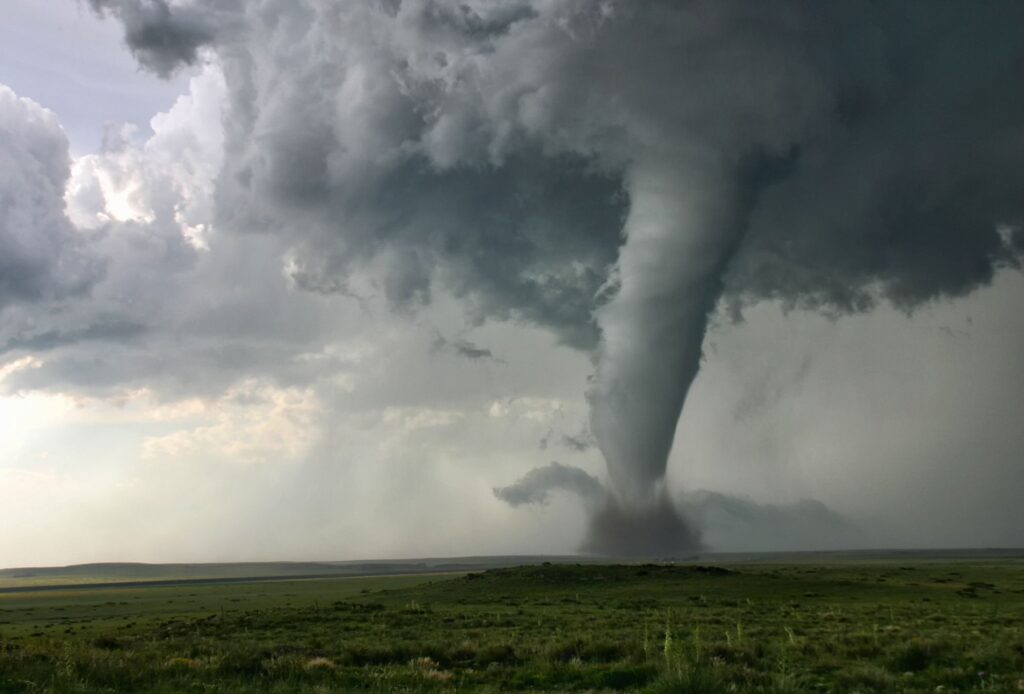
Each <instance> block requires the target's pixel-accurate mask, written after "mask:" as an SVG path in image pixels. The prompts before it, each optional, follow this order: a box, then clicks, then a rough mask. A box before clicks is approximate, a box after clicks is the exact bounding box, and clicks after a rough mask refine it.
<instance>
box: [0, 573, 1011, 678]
mask: <svg viewBox="0 0 1024 694" xmlns="http://www.w3.org/2000/svg"><path fill="white" fill-rule="evenodd" d="M879 579H884V580H879ZM367 580H369V579H367ZM0 610H2V611H0V622H3V623H2V624H0V692H4V693H6V692H55V693H56V692H111V691H113V692H121V691H139V692H149V691H153V692H184V691H196V692H199V691H217V692H242V691H263V692H300V691H323V692H333V691H338V692H349V691H408V692H419V691H424V692H434V691H436V692H451V691H483V692H498V691H516V690H518V691H531V692H540V691H589V692H606V691H608V692H611V691H647V692H708V693H714V692H742V691H752V692H776V693H784V692H815V691H820V692H854V691H857V692H903V691H907V692H953V691H960V692H963V691H1006V692H1010V691H1014V692H1016V691H1024V563H1021V562H1020V561H1018V560H1011V559H1007V560H1001V561H992V562H977V561H975V562H955V563H952V562H946V563H939V562H917V563H909V562H907V563H904V564H894V563H879V564H856V563H846V564H833V565H810V564H793V565H778V566H772V565H761V564H743V565H737V566H733V567H729V568H722V567H695V566H686V565H644V566H637V565H620V566H600V565H585V566H580V565H546V566H534V567H520V568H515V569H495V570H491V571H487V572H483V573H479V574H469V575H466V576H457V577H452V578H447V579H440V578H438V577H429V579H428V578H420V579H418V580H413V579H412V578H411V577H402V580H395V581H389V580H388V579H375V582H373V583H366V584H351V583H347V582H345V581H338V580H318V581H301V582H298V581H282V582H280V583H270V584H261V585H259V586H258V587H254V586H246V585H236V586H232V587H231V588H230V589H229V588H225V587H223V586H208V587H201V586H199V587H197V586H183V587H163V588H131V589H123V590H114V591H106V592H104V591H79V592H74V591H69V592H67V593H58V594H54V593H46V594H43V593H39V594H33V593H28V594H19V595H18V596H17V598H16V599H15V598H11V597H10V596H0Z"/></svg>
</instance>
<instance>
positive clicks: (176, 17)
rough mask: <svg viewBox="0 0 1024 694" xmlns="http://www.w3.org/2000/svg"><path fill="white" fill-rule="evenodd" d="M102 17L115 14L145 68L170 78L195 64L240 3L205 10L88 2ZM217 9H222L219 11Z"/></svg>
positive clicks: (156, 1) (157, 0)
mask: <svg viewBox="0 0 1024 694" xmlns="http://www.w3.org/2000/svg"><path fill="white" fill-rule="evenodd" d="M89 4H90V5H91V6H92V8H93V9H94V10H95V11H96V12H97V13H99V14H103V13H106V12H111V13H113V14H114V15H115V16H116V17H117V18H118V19H120V20H121V22H122V23H123V24H124V28H125V43H127V44H128V47H129V48H130V49H131V51H132V53H133V54H134V55H135V57H136V59H137V60H138V61H139V62H140V63H141V64H142V65H144V66H145V67H146V68H148V69H150V70H152V71H153V72H155V73H157V74H158V75H161V76H163V77H167V76H168V75H170V74H171V73H172V72H174V70H175V69H177V68H178V67H180V66H182V65H191V64H193V63H194V62H195V61H196V59H197V57H198V52H199V49H200V48H202V47H203V46H205V45H207V44H209V43H211V42H212V41H213V40H214V39H215V38H216V37H217V36H218V34H220V33H222V32H223V30H224V28H225V27H224V24H225V22H226V23H228V24H230V23H231V20H232V18H233V17H234V15H235V13H236V12H237V11H238V10H239V9H240V7H241V5H240V3H239V2H238V1H237V0H226V1H221V2H211V3H207V4H206V5H205V6H204V7H203V8H201V9H200V8H198V7H188V6H185V7H181V6H173V7H172V5H171V4H170V3H168V2H167V0H142V1H141V2H136V1H133V0H89ZM218 9H219V10H221V11H220V12H218Z"/></svg>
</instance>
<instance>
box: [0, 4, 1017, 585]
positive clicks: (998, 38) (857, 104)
mask: <svg viewBox="0 0 1024 694" xmlns="http://www.w3.org/2000/svg"><path fill="white" fill-rule="evenodd" d="M0 7H2V9H3V13H4V16H5V17H6V18H8V19H9V21H5V22H3V23H2V24H0V85H2V86H0V527H2V528H3V529H4V530H3V532H0V566H30V565H58V564H70V563H79V562H92V561H148V562H170V561H243V560H313V559H323V560H332V559H337V560H341V559H359V558H383V557H423V556H455V555H479V554H514V553H520V554H542V553H548V554H571V553H574V552H577V551H581V550H582V551H591V552H598V553H607V554H616V555H620V554H627V555H628V554H637V553H640V554H644V555H653V556H664V555H668V554H674V553H675V554H678V553H686V552H692V551H699V550H712V551H714V550H718V551H751V550H789V549H842V548H884V547H925V548H935V547H1011V546H1015V547H1019V546H1021V544H1022V540H1024V514H1020V513H1019V505H1020V496H1021V493H1022V492H1024V460H1022V453H1021V451H1022V450H1024V428H1022V427H1021V426H1020V412H1021V411H1024V407H1022V406H1024V362H1022V360H1021V357H1020V355H1021V354H1024V321H1022V320H1021V311H1020V307H1021V305H1022V301H1024V277H1022V276H1021V273H1020V272H1019V269H1020V255H1021V253H1022V250H1024V231H1022V228H1024V227H1022V223H1024V202H1022V200H1024V197H1022V195H1021V193H1022V187H1024V168H1022V167H1021V165H1020V164H1021V162H1022V161H1024V159H1022V156H1024V96H1021V92H1020V89H1019V82H1020V66H1021V65H1024V48H1022V47H1021V46H1019V45H1018V44H1019V41H1017V40H1016V39H1015V33H1014V31H1012V30H1011V29H1010V28H1012V27H1014V26H1016V24H1015V22H1016V21H1018V20H1019V19H1021V18H1020V17H1018V16H1017V15H1018V14H1021V12H1022V11H1024V9H1022V8H1021V6H1020V5H1019V4H1017V3H1014V2H1005V3H1004V2H992V3H987V4H986V5H985V6H984V11H976V10H977V8H976V7H975V6H971V5H970V4H969V3H949V4H946V5H943V6H942V9H941V11H933V10H932V8H934V6H933V5H929V4H927V3H892V4H887V3H875V4H871V5H868V4H864V5H863V6H858V5H856V4H851V5H847V6H843V7H834V8H829V7H817V6H812V5H808V4H807V3H799V2H794V3H789V2H784V1H780V2H776V3H766V4H764V5H753V4H750V3H743V2H736V3H732V2H685V3H677V2H667V1H666V2H652V3H650V4H648V5H644V6H637V5H634V4H632V3H626V2H616V1H614V0H601V1H597V0H594V1H592V2H591V1H588V0H503V1H502V2H482V1H479V2H478V1H468V2H461V3H456V2H448V1H447V0H402V1H398V0H388V1H383V0H382V1H381V2H375V1H371V0H359V1H358V2H351V3H331V2H323V1H321V0H288V2H283V1H277V0H260V2H248V3H247V2H240V1H239V0H175V1H164V0H90V1H89V2H84V1H83V2H76V1H75V0H59V1H58V0H55V1H54V2H52V3H50V2H48V3H38V2H34V1H30V0H0Z"/></svg>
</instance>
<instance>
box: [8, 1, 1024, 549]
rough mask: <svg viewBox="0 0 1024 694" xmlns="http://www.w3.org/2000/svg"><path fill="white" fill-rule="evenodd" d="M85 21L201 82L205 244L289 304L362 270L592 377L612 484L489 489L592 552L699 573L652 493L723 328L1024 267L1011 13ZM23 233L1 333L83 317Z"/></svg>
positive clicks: (821, 7) (801, 11) (422, 13)
mask: <svg viewBox="0 0 1024 694" xmlns="http://www.w3.org/2000/svg"><path fill="white" fill-rule="evenodd" d="M90 4H91V6H92V8H93V10H95V12H97V13H99V14H100V15H102V16H105V17H112V18H115V19H116V20H119V21H120V22H121V23H122V24H123V27H124V37H125V41H126V43H127V45H128V47H129V48H130V50H131V51H132V53H133V55H134V56H135V57H136V59H137V60H138V62H139V64H140V65H141V66H142V67H143V68H144V69H146V70H149V71H151V72H153V73H156V74H157V75H159V76H168V75H172V74H174V73H175V71H176V70H179V69H181V68H186V67H187V66H189V65H192V64H195V63H197V62H201V61H203V60H213V61H216V63H217V64H218V65H219V67H220V69H221V70H222V72H223V76H224V88H225V90H226V99H225V102H224V104H225V105H224V110H223V113H222V119H223V126H224V129H223V132H224V139H223V142H222V143H218V144H220V145H221V151H220V152H219V156H221V157H222V165H221V166H220V167H219V168H218V171H219V173H217V174H216V176H215V179H214V189H213V193H212V199H211V203H210V204H211V205H212V207H213V209H214V210H215V212H214V214H213V217H214V219H215V220H216V224H217V225H218V226H220V227H222V228H225V229H230V230H231V231H232V233H233V234H235V235H236V237H237V240H236V243H237V244H238V245H239V247H240V248H241V247H244V244H245V242H246V239H253V243H256V242H259V243H264V244H268V243H269V244H272V245H274V247H275V248H280V249H281V258H283V267H284V268H285V272H286V273H287V275H288V278H289V280H290V282H291V284H292V286H293V287H294V288H295V289H296V290H299V291H306V292H310V293H314V294H320V295H358V293H359V291H358V289H357V288H356V287H355V286H354V284H353V279H352V278H353V276H354V275H355V274H356V273H357V272H358V271H359V269H360V268H362V267H366V266H370V265H372V266H373V267H375V268H377V269H378V270H379V271H380V273H381V277H382V279H381V282H380V285H379V289H380V291H381V292H382V294H383V295H384V296H386V298H387V301H388V302H389V304H390V305H391V306H392V307H393V308H395V309H396V310H398V311H409V312H412V313H415V312H416V311H417V310H419V309H421V308H423V307H425V306H428V305H430V304H431V302H432V299H433V296H432V292H434V291H436V288H438V287H441V288H444V290H445V291H447V292H450V293H451V294H452V295H454V296H455V297H458V299H459V300H460V304H461V306H462V307H463V309H464V310H465V311H466V314H467V316H469V318H470V320H471V321H473V322H477V323H479V322H483V321H488V320H491V321H508V322H512V323H528V324H531V325H535V326H540V327H542V328H544V329H547V330H549V331H551V332H552V333H553V334H554V335H556V336H557V338H558V340H559V341H560V342H561V343H562V344H564V345H567V346H570V347H572V348H574V349H576V350H580V351H582V352H584V353H586V354H588V355H589V356H590V357H591V358H592V360H593V368H594V371H593V377H592V380H591V382H590V386H589V390H588V394H587V402H588V404H589V409H590V413H589V423H590V429H591V431H592V433H593V436H594V438H595V440H596V442H597V444H598V447H599V449H600V452H601V454H602V455H603V458H604V461H605V463H606V465H607V473H608V475H607V485H603V484H602V483H601V482H599V481H598V480H597V479H596V478H594V477H593V476H591V475H589V474H588V473H586V472H584V471H582V470H578V469H575V468H572V467H570V466H565V465H556V466H549V467H546V468H540V469H538V470H535V471H534V472H531V473H529V474H528V475H527V476H526V477H524V478H523V479H522V480H521V481H520V482H519V483H517V484H514V485H512V486H510V487H504V488H499V489H497V490H496V493H497V494H498V496H499V498H501V499H503V500H505V501H507V502H508V503H510V504H513V505H520V504H534V503H543V502H544V500H545V499H546V494H547V491H549V490H552V489H558V490H563V491H565V490H568V491H574V492H577V493H579V494H580V495H581V496H582V497H583V498H584V500H585V506H586V508H587V509H588V514H589V516H590V518H591V529H590V531H589V534H588V537H587V539H586V541H585V547H586V548H587V549H588V550H591V551H595V552H602V553H611V554H631V553H640V554H647V555H658V554H662V555H664V554H673V553H682V552H687V551H690V550H692V549H695V548H697V547H699V546H700V539H699V534H698V532H697V529H695V528H693V527H690V526H689V524H688V523H687V522H686V521H684V520H683V516H682V515H680V514H679V513H677V512H676V510H675V509H674V506H673V503H672V502H671V501H670V500H669V491H668V490H667V489H666V485H665V477H666V468H667V462H668V458H669V453H670V450H671V448H672V445H673V441H674V439H675V434H676V427H677V423H678V422H679V419H680V414H681V412H682V410H683V406H684V403H685V402H686V399H687V394H688V392H689V390H690V387H691V384H692V383H693V382H694V379H695V378H696V376H697V374H698V371H699V370H700V368H701V364H702V359H703V351H704V349H705V336H706V333H707V332H708V326H709V321H710V320H711V316H712V315H713V314H714V312H715V311H717V310H723V309H724V310H725V311H727V312H729V314H730V315H732V316H733V317H734V318H735V319H737V320H742V317H743V314H744V311H745V310H747V309H748V307H750V306H752V305H754V304H756V303H758V302H760V301H763V300H772V301H776V302H779V303H781V304H782V305H783V306H786V307H790V308H799V309H813V310H820V311H822V312H824V313H826V314H828V315H831V316H837V317H841V316H843V315H845V314H851V313H860V312H866V311H870V310H872V309H873V308H874V307H876V306H878V305H880V304H886V303H888V304H891V305H893V306H895V307H897V308H898V309H900V310H903V311H906V312H912V311H914V310H915V309H917V308H918V307H921V306H923V305H926V304H930V303H933V302H935V301H937V300H942V299H947V298H954V297H961V296H965V295H967V294H969V293H971V292H972V291H973V290H975V289H977V288H979V287H983V286H986V285H988V284H990V283H991V282H992V280H993V278H994V276H995V275H996V273H997V272H998V271H999V270H1000V269H1002V268H1018V267H1019V264H1020V257H1021V254H1022V252H1024V227H1022V223H1024V195H1022V193H1024V167H1022V166H1021V163H1022V162H1024V130H1022V124H1024V92H1022V90H1021V88H1020V87H1021V80H1022V78H1024V43H1022V42H1021V41H1020V36H1019V31H1020V30H1019V27H1020V26H1022V25H1024V4H1021V3H1019V2H1016V1H1015V0H1013V1H992V2H984V3H966V2H963V3H932V2H893V3H868V2H854V3H813V2H803V1H793V2H786V1H783V0H779V1H775V2H750V1H728V0H707V1H685V2H683V1H679V0H650V1H647V2H634V1H625V0H623V1H616V0H502V1H496V0H462V1H459V2H455V1H454V0H452V1H448V0H353V1H345V2H341V1H330V0H259V1H252V2H242V1H240V0H181V1H179V2H172V1H169V0H90ZM10 98H13V97H8V96H5V95H4V94H3V93H0V100H10ZM4 103H6V102H4ZM21 108H24V107H21ZM7 111H9V109H8V108H7V107H6V106H5V107H4V108H3V109H0V115H3V113H5V112H7ZM33 119H34V120H33ZM25 122H28V123H31V124H32V127H36V128H42V129H45V128H46V127H47V125H46V122H45V118H42V117H41V116H36V115H32V114H29V115H28V116H26V117H25ZM19 127H20V126H19ZM25 127H28V126H25ZM17 147H18V146H17V143H15V144H14V145H13V149H12V148H11V147H10V146H9V147H7V150H11V151H6V150H5V156H6V158H7V159H12V157H13V158H17V157H25V156H28V155H26V154H24V152H22V151H21V150H18V149H17ZM26 151H27V150H26ZM57 154H58V155H59V152H58V153H57ZM35 156H36V159H37V161H38V162H39V166H33V170H34V171H36V173H35V174H34V175H35V176H36V177H37V178H38V179H39V180H40V181H41V184H40V190H41V191H43V192H41V193H40V195H47V194H49V193H46V192H45V191H47V190H49V189H50V188H54V189H55V190H58V191H59V189H60V187H61V186H62V185H63V179H62V178H61V177H62V176H64V177H66V172H65V173H61V171H60V167H59V166H58V167H50V168H53V169H55V170H54V171H53V172H50V170H49V168H47V161H48V159H47V157H48V156H50V155H49V154H46V153H44V154H36V155H35ZM54 156H56V155H54ZM63 156H64V157H65V158H66V154H64V155H63ZM12 161H13V159H12ZM19 166H22V165H21V164H19V163H18V161H14V163H13V164H5V165H4V169H5V170H8V169H11V168H12V167H15V168H16V167H19ZM22 168H24V167H22ZM54 194H55V195H59V193H54ZM17 205H20V206H15V207H10V208H5V209H10V210H11V212H9V216H10V215H19V218H20V217H30V218H32V219H35V220H37V221H36V222H33V223H37V224H38V225H39V226H40V229H41V231H40V232H39V234H38V235H37V237H36V238H37V241H38V243H47V244H50V245H59V246H60V247H61V248H62V250H61V252H60V254H59V255H57V254H56V253H55V252H54V253H50V254H47V253H44V252H39V253H36V252H35V250H33V249H32V248H30V247H28V246H27V245H25V244H24V243H23V244H21V245H20V246H18V250H17V252H16V253H15V254H13V255H11V254H6V255H5V256H4V257H3V259H2V260H0V267H2V268H5V269H4V276H5V277H7V276H10V277H13V278H15V280H14V281H11V282H6V283H5V284H3V285H0V307H2V306H3V302H4V301H6V300H8V297H29V298H31V297H34V296H41V295H43V294H46V293H49V294H61V293H64V294H67V293H74V292H84V291H87V289H88V287H89V285H90V283H91V282H92V281H94V277H95V276H96V275H97V274H98V273H101V272H102V262H101V260H94V259H91V258H89V257H88V255H87V254H85V252H84V251H81V252H80V251H79V249H78V248H77V247H76V244H77V243H78V241H75V242H74V243H72V242H65V241H61V239H64V238H65V237H67V236H68V234H69V232H68V231H67V230H66V229H65V228H64V227H63V226H62V224H65V222H62V221H61V220H60V219H57V220H56V221H53V220H47V219H41V218H40V215H39V214H37V212H36V211H35V210H34V209H33V208H31V207H29V206H26V205H27V203H21V202H19V203H17ZM4 224H5V228H6V227H7V226H12V225H13V224H14V222H11V221H9V220H5V222H4ZM69 238H70V237H69ZM0 242H2V243H5V244H6V243H7V242H8V236H7V235H5V236H2V237H0ZM186 251H187V249H186ZM186 251H183V253H185V252H186ZM12 259H13V260H12ZM4 263H6V264H7V265H10V264H12V263H13V264H14V265H13V266H12V267H13V268H14V269H13V271H12V272H8V271H7V269H6V268H7V265H4ZM58 263H59V264H60V265H61V267H62V268H64V271H63V274H61V276H60V279H59V281H57V280H56V279H53V280H51V279H50V278H51V275H53V273H52V268H53V267H55V264H58ZM29 274H30V275H31V277H32V278H33V279H32V282H31V283H24V282H20V281H17V278H19V277H21V276H22V275H26V276H27V275H29ZM439 339H441V338H439ZM488 355H490V353H489V352H488ZM683 443H684V445H685V442H683ZM498 481H500V480H498ZM606 487H607V488H606ZM640 538H643V539H642V540H641V539H640Z"/></svg>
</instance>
